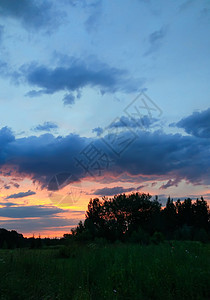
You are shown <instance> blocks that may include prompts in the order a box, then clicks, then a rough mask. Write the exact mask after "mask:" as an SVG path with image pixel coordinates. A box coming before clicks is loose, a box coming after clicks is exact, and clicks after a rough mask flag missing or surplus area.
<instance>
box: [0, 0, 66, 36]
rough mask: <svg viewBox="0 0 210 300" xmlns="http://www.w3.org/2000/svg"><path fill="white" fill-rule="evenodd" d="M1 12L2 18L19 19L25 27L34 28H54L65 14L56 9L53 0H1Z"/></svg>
mask: <svg viewBox="0 0 210 300" xmlns="http://www.w3.org/2000/svg"><path fill="white" fill-rule="evenodd" d="M0 14H1V16H2V18H7V17H9V18H13V19H17V20H19V21H20V22H21V23H22V25H23V26H24V28H26V29H33V30H38V29H41V28H45V29H48V30H52V29H53V28H56V27H57V26H58V24H59V22H60V18H61V16H62V17H64V14H61V12H58V11H57V10H55V9H54V7H53V5H52V1H47V0H46V1H44V2H43V1H40V0H30V1H28V0H21V1H14V0H1V1H0Z"/></svg>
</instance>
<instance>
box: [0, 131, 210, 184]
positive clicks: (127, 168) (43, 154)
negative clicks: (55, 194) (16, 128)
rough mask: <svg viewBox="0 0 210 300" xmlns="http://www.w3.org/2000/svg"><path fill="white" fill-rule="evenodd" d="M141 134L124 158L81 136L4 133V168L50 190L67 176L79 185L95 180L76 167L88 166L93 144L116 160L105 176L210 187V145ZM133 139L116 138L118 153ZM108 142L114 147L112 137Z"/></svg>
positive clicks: (178, 136) (161, 134)
mask: <svg viewBox="0 0 210 300" xmlns="http://www.w3.org/2000/svg"><path fill="white" fill-rule="evenodd" d="M202 128H203V127H202ZM135 133H136V135H137V137H136V138H135V139H133V140H132V142H131V143H130V144H129V146H128V147H127V148H126V150H125V151H123V152H122V153H121V155H116V154H115V153H114V152H113V151H112V150H111V149H110V148H109V147H107V143H106V144H105V143H104V142H103V140H102V139H100V138H95V139H91V138H85V137H81V136H79V135H75V134H70V135H68V136H65V137H61V136H58V137H54V136H53V135H52V134H44V135H41V136H39V137H35V136H30V137H27V138H19V139H15V137H14V136H13V135H12V132H11V131H10V130H9V129H8V128H3V129H2V130H0V141H2V143H1V144H0V145H1V149H0V162H1V164H2V169H3V168H4V165H5V164H6V163H7V168H8V166H10V167H11V170H14V166H13V164H14V165H16V168H17V170H16V172H19V173H20V174H21V173H22V174H25V175H27V176H29V177H30V178H33V179H34V180H38V181H40V182H41V183H42V184H43V187H44V186H45V184H46V180H49V179H50V177H51V176H53V175H56V174H58V173H61V172H69V173H71V174H73V175H75V176H76V178H78V179H81V178H83V177H87V176H90V175H89V174H88V173H86V172H85V170H84V169H83V168H82V167H81V166H79V165H76V162H75V157H77V158H79V159H82V160H84V161H83V163H84V164H87V161H85V159H86V158H85V157H84V156H81V155H82V154H81V151H82V150H84V149H86V147H87V146H88V145H90V143H91V142H93V143H94V145H95V146H96V147H98V149H100V151H101V152H102V153H106V154H108V155H109V156H110V159H111V160H112V164H110V166H109V168H108V169H107V170H105V171H104V175H108V174H110V175H111V176H112V177H118V176H121V175H122V174H123V173H124V172H125V173H126V174H128V175H130V176H139V175H142V176H143V177H145V176H146V177H148V178H150V180H155V181H157V180H158V179H159V180H166V179H167V180H168V182H167V183H166V184H165V185H163V186H162V188H167V187H169V186H171V185H176V184H177V183H178V182H179V181H181V180H185V181H187V182H191V183H193V184H209V182H210V155H209V153H210V145H209V140H208V139H204V138H203V139H201V138H198V137H196V136H182V135H181V134H166V133H164V132H163V131H155V132H148V131H139V130H137V131H135ZM131 136H132V132H130V131H127V132H121V133H119V134H116V135H115V134H114V133H113V137H114V139H111V140H112V142H113V141H114V145H113V144H112V148H113V147H118V146H119V145H121V146H122V145H124V144H123V143H126V142H127V141H129V140H130V138H131ZM104 139H106V141H109V140H110V135H109V136H105V137H104ZM123 141H124V142H123ZM89 167H90V166H89ZM6 172H7V174H8V175H7V176H9V175H11V171H10V172H9V171H8V170H7V171H5V173H4V174H6ZM13 172H14V171H13ZM5 176H6V175H5Z"/></svg>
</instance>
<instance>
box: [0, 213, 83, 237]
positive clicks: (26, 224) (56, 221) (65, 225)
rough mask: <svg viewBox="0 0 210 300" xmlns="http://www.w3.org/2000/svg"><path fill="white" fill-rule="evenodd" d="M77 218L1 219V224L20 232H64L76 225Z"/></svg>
mask: <svg viewBox="0 0 210 300" xmlns="http://www.w3.org/2000/svg"><path fill="white" fill-rule="evenodd" d="M81 219H82V217H79V218H76V217H75V218H72V219H67V218H59V217H52V216H50V217H46V216H45V217H41V218H36V219H23V218H22V219H16V220H1V224H2V226H3V227H4V228H5V229H7V230H13V229H14V228H15V230H17V231H18V232H21V233H23V234H24V233H30V232H31V233H33V232H43V231H45V230H47V231H49V230H50V231H52V232H53V233H55V236H56V231H58V232H59V231H61V230H62V229H63V230H65V231H66V232H70V230H71V228H72V227H75V226H77V225H78V222H79V220H81Z"/></svg>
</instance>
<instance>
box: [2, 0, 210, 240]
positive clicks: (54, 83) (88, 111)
mask: <svg viewBox="0 0 210 300" xmlns="http://www.w3.org/2000/svg"><path fill="white" fill-rule="evenodd" d="M0 16H1V17H0V86H1V90H0V105H1V110H0V169H1V170H0V171H1V173H0V175H1V176H0V184H1V195H0V196H1V199H0V200H1V205H2V209H0V210H2V213H1V216H0V218H1V222H2V227H5V228H8V229H17V230H19V231H21V232H23V233H24V234H27V235H30V234H31V233H37V234H38V233H40V232H41V233H42V234H43V235H50V236H55V235H62V233H64V232H66V231H68V230H69V229H70V228H71V227H72V226H73V225H75V224H77V222H78V220H79V219H82V218H84V211H85V210H86V208H87V203H88V201H89V199H90V197H96V196H103V195H107V196H112V195H114V194H115V193H122V192H132V191H140V192H150V193H152V194H153V195H156V194H158V195H160V198H162V201H163V202H164V201H165V200H164V199H165V198H166V197H167V196H168V195H172V197H176V196H177V197H185V196H186V197H187V196H191V197H193V198H196V197H197V196H198V197H200V196H201V195H203V196H204V198H206V199H207V200H208V199H210V197H209V195H210V187H209V182H210V175H209V166H210V164H209V163H210V158H209V157H210V155H209V154H210V145H209V141H210V140H209V139H210V108H209V107H210V106H209V99H210V87H209V80H210V71H209V70H210V56H209V49H210V35H209V31H210V3H209V1H195V0H185V1H184V0H182V1H181V0H180V1H166V0H165V1H162V0H160V1H152V0H151V1H146V0H132V1H128V0H114V1H105V0H101V1H99V0H98V1H97V0H91V1H86V0H81V1H76V0H61V1H59V2H58V1H52V0H51V1H50V0H48V1H45V2H43V1H39V0H31V1H27V0H23V1H17V0H15V1H14V0H1V2H0ZM141 93H143V94H141ZM140 95H141V96H140ZM138 97H139V98H138ZM136 99H137V100H136ZM146 106H147V107H146ZM137 107H138V114H136V112H137V110H136V108H137ZM148 107H149V108H148ZM110 141H112V143H115V145H114V144H112V145H110V143H111V142H110ZM116 141H118V144H117V146H116ZM119 141H121V142H119ZM91 146H94V147H95V148H94V150H95V156H94V159H95V160H96V158H97V160H98V161H97V162H96V161H95V162H94V164H93V162H92V165H89V171H87V169H84V164H83V166H82V163H81V162H83V163H84V158H85V156H84V152H85V150H87V149H89V150H90V149H91V150H92V151H93V147H92V148H91ZM88 147H89V148H88ZM120 147H121V148H120ZM99 152H100V153H99ZM96 153H97V155H96ZM86 154H87V153H86ZM86 159H87V156H86ZM99 163H100V164H103V166H102V165H100V170H99V168H98V169H97V168H96V166H99ZM91 168H92V169H91ZM90 169H91V170H90ZM58 174H63V175H62V176H60V175H58ZM54 176H55V177H54ZM71 176H73V177H71ZM69 177H70V179H69ZM52 178H54V179H52ZM55 178H56V179H55ZM57 179H58V181H59V180H61V182H62V184H61V186H59V195H57V194H56V195H55V194H53V195H54V196H52V193H54V192H55V191H53V192H52V191H50V188H49V182H50V184H51V183H52V182H53V184H54V183H55V181H56V180H57ZM56 182H57V181H56ZM73 185H75V187H74V188H75V191H76V192H75V193H76V194H77V195H78V190H79V197H78V198H76V199H77V200H75V201H73V200H72V199H71V201H70V200H69V198H65V195H66V193H67V194H68V195H73V190H72V186H73ZM67 187H68V189H70V190H68V189H67ZM61 195H62V197H61V199H60V198H59V197H60V196H61ZM63 197H64V198H63ZM52 199H53V200H52ZM70 202H71V203H70ZM64 203H65V205H63V204H64ZM67 204H68V205H67ZM32 211H35V212H36V213H35V214H34V215H33V214H32V213H31V212H32ZM39 213H40V214H39ZM32 216H33V217H32ZM46 216H47V217H46ZM29 224H30V226H29Z"/></svg>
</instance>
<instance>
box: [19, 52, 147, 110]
mask: <svg viewBox="0 0 210 300" xmlns="http://www.w3.org/2000/svg"><path fill="white" fill-rule="evenodd" d="M65 60H66V61H65V64H64V62H63V63H61V64H60V65H59V66H57V67H55V68H50V67H47V66H44V65H38V64H36V63H33V64H30V65H24V66H22V67H21V68H20V71H19V75H18V78H19V79H21V78H22V79H23V80H24V81H26V82H27V83H28V84H29V85H31V86H36V87H37V88H39V89H41V90H38V91H35V90H32V91H30V92H29V93H28V94H27V95H28V96H31V97H34V96H39V95H41V94H53V93H55V92H58V91H67V92H68V94H69V95H70V96H69V95H68V94H67V95H66V96H65V97H64V104H69V103H70V104H72V103H73V102H74V99H73V97H72V94H71V92H75V91H76V92H80V89H82V88H84V87H87V86H90V87H97V88H99V89H100V91H101V93H102V94H104V93H106V92H115V91H125V92H132V91H137V90H138V89H139V88H140V86H141V85H142V83H143V82H144V80H143V79H141V80H139V81H136V80H133V79H130V78H129V77H128V73H127V72H126V71H125V70H121V69H117V68H114V67H110V66H109V65H107V64H105V63H101V62H99V61H98V60H97V59H95V58H89V59H87V61H83V60H79V59H75V58H72V57H71V58H65ZM15 76H16V77H17V74H15Z"/></svg>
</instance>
